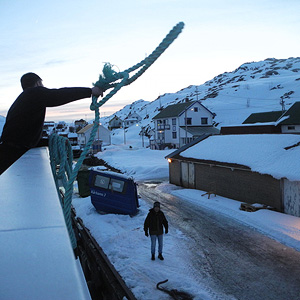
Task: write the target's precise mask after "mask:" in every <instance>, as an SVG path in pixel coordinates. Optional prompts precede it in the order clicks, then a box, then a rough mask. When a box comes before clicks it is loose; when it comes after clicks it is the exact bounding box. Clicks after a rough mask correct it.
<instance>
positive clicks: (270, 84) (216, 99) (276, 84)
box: [101, 57, 300, 128]
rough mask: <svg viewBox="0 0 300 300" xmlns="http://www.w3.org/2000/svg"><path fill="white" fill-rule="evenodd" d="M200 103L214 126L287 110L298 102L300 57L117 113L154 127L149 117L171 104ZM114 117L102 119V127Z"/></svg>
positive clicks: (253, 66)
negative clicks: (212, 115)
mask: <svg viewBox="0 0 300 300" xmlns="http://www.w3.org/2000/svg"><path fill="white" fill-rule="evenodd" d="M186 98H188V99H189V100H191V101H194V100H200V101H201V102H202V104H203V105H205V106H206V107H207V108H208V109H210V110H211V111H212V112H214V113H216V114H217V116H216V118H215V122H216V126H217V127H221V126H222V125H236V124H241V123H242V122H243V121H244V120H245V119H246V118H247V117H248V116H249V115H250V114H251V113H256V112H264V111H275V110H281V109H282V108H285V109H288V108H289V107H290V106H291V105H292V104H293V103H294V102H296V101H300V57H296V58H288V59H275V58H268V59H266V60H264V61H259V62H251V63H245V64H243V65H241V66H240V67H239V68H237V69H236V70H234V71H232V72H225V73H223V74H220V75H218V76H216V77H214V78H213V79H211V80H209V81H207V82H205V83H204V84H202V85H199V86H194V85H193V86H189V87H187V88H184V89H182V90H180V91H178V92H177V93H171V94H164V95H162V96H160V97H158V98H157V99H156V100H154V101H152V102H147V101H143V100H139V101H136V102H133V103H132V104H131V105H127V106H125V107H124V108H123V109H121V110H120V111H118V112H116V113H115V114H114V115H117V116H118V117H120V118H121V119H123V118H125V117H126V116H127V115H128V114H129V113H130V112H136V113H138V114H139V115H140V116H141V117H142V119H143V120H142V122H141V125H142V126H150V127H152V128H153V127H154V125H153V122H152V118H153V117H154V116H155V115H156V114H157V113H158V112H159V109H160V108H164V107H166V106H168V105H170V104H176V103H180V102H184V101H185V100H186ZM112 117H113V116H109V117H105V118H102V119H101V122H102V124H103V125H104V126H107V123H108V121H109V120H110V119H111V118H112Z"/></svg>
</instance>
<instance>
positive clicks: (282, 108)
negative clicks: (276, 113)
mask: <svg viewBox="0 0 300 300" xmlns="http://www.w3.org/2000/svg"><path fill="white" fill-rule="evenodd" d="M280 105H281V110H282V113H284V112H285V103H284V100H283V96H281V97H280Z"/></svg>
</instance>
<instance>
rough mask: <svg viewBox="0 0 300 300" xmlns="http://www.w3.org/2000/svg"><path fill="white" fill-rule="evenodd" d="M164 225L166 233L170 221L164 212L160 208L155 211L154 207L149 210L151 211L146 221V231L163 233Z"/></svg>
mask: <svg viewBox="0 0 300 300" xmlns="http://www.w3.org/2000/svg"><path fill="white" fill-rule="evenodd" d="M163 226H164V227H165V233H168V221H167V219H166V217H165V215H164V213H163V212H162V211H161V210H159V211H158V212H155V210H154V209H153V208H151V209H150V210H149V213H148V215H147V217H146V220H145V222H144V231H145V233H146V234H148V230H149V233H150V235H161V234H163Z"/></svg>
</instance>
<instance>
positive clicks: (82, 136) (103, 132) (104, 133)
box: [77, 124, 111, 148]
mask: <svg viewBox="0 0 300 300" xmlns="http://www.w3.org/2000/svg"><path fill="white" fill-rule="evenodd" d="M93 126H94V124H89V125H87V126H85V127H84V128H82V129H81V130H80V131H78V132H77V135H78V145H79V146H80V147H81V148H84V147H85V145H86V144H87V142H88V141H89V138H90V136H91V133H92V129H93ZM95 140H100V141H102V145H110V144H111V136H110V131H109V130H108V129H107V128H105V127H103V126H102V125H99V127H98V131H97V133H96V136H95Z"/></svg>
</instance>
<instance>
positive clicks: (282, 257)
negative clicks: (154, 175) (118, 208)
mask: <svg viewBox="0 0 300 300" xmlns="http://www.w3.org/2000/svg"><path fill="white" fill-rule="evenodd" d="M157 184H159V183H154V182H148V183H147V182H145V183H139V186H138V191H139V195H140V196H141V198H143V199H144V200H145V201H149V203H153V201H157V199H161V203H162V209H163V211H164V213H165V214H166V216H167V218H168V220H169V223H170V227H173V228H178V229H179V230H180V231H182V233H183V234H184V235H185V236H187V237H189V242H188V244H189V246H188V251H189V253H188V255H187V259H188V262H187V263H190V264H191V266H193V268H194V269H196V272H197V273H198V274H197V275H198V276H202V277H204V278H206V279H207V280H208V282H209V287H208V289H209V290H211V291H215V293H216V294H218V293H219V294H220V295H226V299H239V300H256V299H259V300H260V299H263V300H268V299H270V300H271V299H272V300H296V299H300V252H298V251H296V250H294V249H292V248H289V247H287V246H285V245H283V244H281V243H279V242H277V241H275V240H272V239H270V238H269V237H267V236H264V235H263V234H261V233H259V232H257V231H256V230H254V229H251V228H250V227H248V226H245V225H243V224H242V223H239V222H237V221H235V220H232V219H231V218H229V217H226V216H223V215H220V214H218V213H216V212H214V211H212V210H208V209H206V208H203V207H201V206H198V205H195V204H192V203H190V202H187V201H184V200H183V199H180V198H177V197H174V196H172V195H170V194H165V193H162V192H160V191H158V190H157V189H156V186H157ZM218 298H219V297H216V299H218ZM219 299H224V298H223V297H222V298H219Z"/></svg>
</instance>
